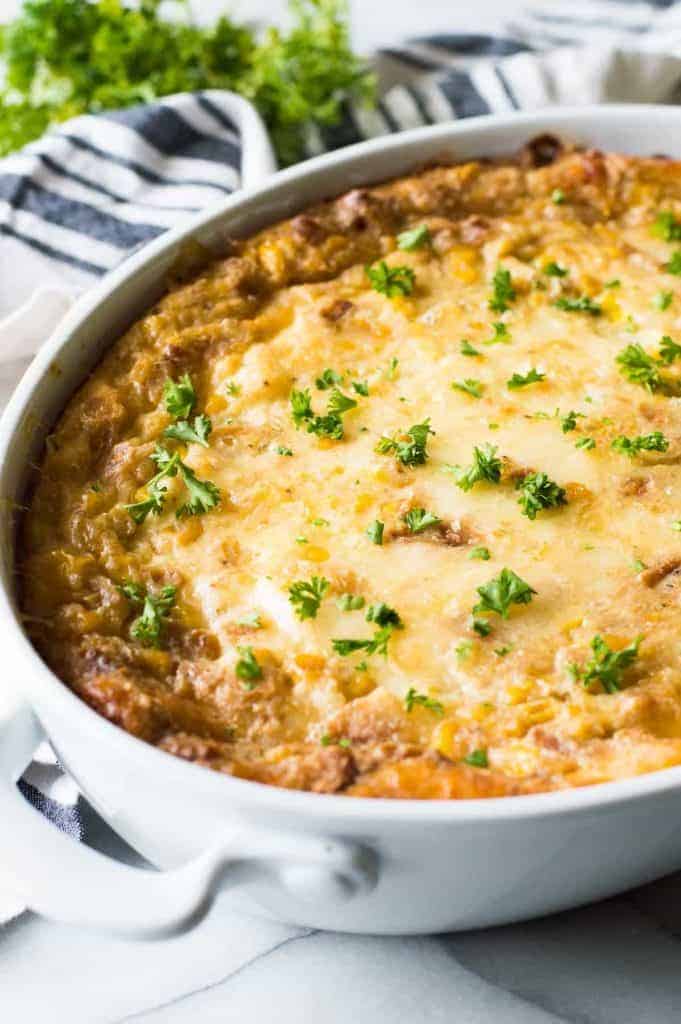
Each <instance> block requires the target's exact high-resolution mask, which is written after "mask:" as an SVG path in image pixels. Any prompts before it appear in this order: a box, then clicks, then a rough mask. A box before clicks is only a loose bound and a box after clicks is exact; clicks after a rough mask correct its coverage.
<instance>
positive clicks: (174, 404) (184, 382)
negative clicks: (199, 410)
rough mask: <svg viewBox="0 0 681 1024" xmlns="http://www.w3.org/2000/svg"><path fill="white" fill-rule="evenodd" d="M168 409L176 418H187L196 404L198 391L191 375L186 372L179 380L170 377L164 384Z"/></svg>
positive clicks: (164, 397) (164, 394) (164, 398)
mask: <svg viewBox="0 0 681 1024" xmlns="http://www.w3.org/2000/svg"><path fill="white" fill-rule="evenodd" d="M163 400H164V402H165V406H166V409H167V411H168V412H169V413H170V415H171V416H172V417H173V419H176V420H186V419H187V417H188V416H189V414H190V413H191V412H192V410H193V408H194V406H195V405H196V392H195V391H194V385H193V384H192V382H191V377H190V376H189V374H188V373H185V374H184V375H183V376H182V377H180V379H179V380H177V381H175V380H171V379H168V380H167V381H166V382H165V384H164V385H163Z"/></svg>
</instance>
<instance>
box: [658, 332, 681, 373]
mask: <svg viewBox="0 0 681 1024" xmlns="http://www.w3.org/2000/svg"><path fill="white" fill-rule="evenodd" d="M679 358H681V345H679V344H677V342H675V341H674V340H673V339H672V338H670V337H669V335H668V334H665V335H664V337H663V338H662V341H661V342H660V353H659V355H658V359H659V361H660V362H661V363H665V364H666V365H667V366H671V364H672V363H673V362H674V361H675V360H676V359H679Z"/></svg>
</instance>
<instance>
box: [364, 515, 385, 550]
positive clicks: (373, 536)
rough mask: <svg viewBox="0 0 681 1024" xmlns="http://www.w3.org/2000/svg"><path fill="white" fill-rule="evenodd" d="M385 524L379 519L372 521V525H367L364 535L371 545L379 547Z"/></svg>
mask: <svg viewBox="0 0 681 1024" xmlns="http://www.w3.org/2000/svg"><path fill="white" fill-rule="evenodd" d="M384 529H385V524H384V523H382V522H381V521H380V519H374V521H373V523H369V525H368V526H367V528H366V535H367V537H368V538H369V540H370V541H371V543H372V544H378V545H381V544H382V543H383V531H384Z"/></svg>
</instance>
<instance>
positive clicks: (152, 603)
mask: <svg viewBox="0 0 681 1024" xmlns="http://www.w3.org/2000/svg"><path fill="white" fill-rule="evenodd" d="M119 589H120V591H121V593H123V594H125V596H126V597H127V599H128V601H130V603H131V604H132V605H134V606H135V607H141V609H142V611H141V612H140V614H139V615H138V616H137V618H136V619H134V620H133V622H132V624H131V626H130V636H131V637H132V638H133V640H138V641H139V642H140V643H141V644H142V646H143V647H160V646H161V642H162V638H163V631H164V629H165V626H166V623H167V620H168V616H169V615H170V612H171V609H172V607H173V605H174V604H175V595H176V593H177V587H163V588H162V589H161V590H160V591H159V592H158V594H152V593H150V592H149V591H148V590H146V588H145V587H143V586H142V585H141V584H140V583H132V582H131V581H128V582H127V583H124V584H123V586H122V587H120V588H119Z"/></svg>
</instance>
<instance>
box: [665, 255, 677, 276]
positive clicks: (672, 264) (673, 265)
mask: <svg viewBox="0 0 681 1024" xmlns="http://www.w3.org/2000/svg"><path fill="white" fill-rule="evenodd" d="M664 269H665V270H666V271H667V273H668V274H674V275H675V276H676V277H678V276H679V275H681V249H677V250H676V252H674V253H672V255H671V259H670V260H669V262H668V263H665V265H664Z"/></svg>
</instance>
